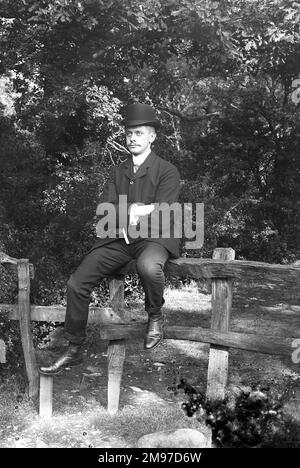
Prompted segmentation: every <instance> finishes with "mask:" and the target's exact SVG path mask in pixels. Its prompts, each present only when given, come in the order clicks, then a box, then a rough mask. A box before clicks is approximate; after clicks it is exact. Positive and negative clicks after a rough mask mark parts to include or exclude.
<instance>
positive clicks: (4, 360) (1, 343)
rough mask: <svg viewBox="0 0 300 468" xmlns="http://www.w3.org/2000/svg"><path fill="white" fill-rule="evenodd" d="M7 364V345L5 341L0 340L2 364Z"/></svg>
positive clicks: (0, 359)
mask: <svg viewBox="0 0 300 468" xmlns="http://www.w3.org/2000/svg"><path fill="white" fill-rule="evenodd" d="M5 363H6V345H5V343H4V341H3V340H0V364H5Z"/></svg>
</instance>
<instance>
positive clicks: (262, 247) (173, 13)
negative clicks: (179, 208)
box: [0, 0, 300, 302]
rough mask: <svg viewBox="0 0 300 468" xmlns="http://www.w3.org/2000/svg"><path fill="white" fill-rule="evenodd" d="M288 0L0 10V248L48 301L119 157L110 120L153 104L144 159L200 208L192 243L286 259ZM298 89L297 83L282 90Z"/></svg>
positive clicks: (72, 3)
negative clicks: (161, 161) (150, 149)
mask: <svg viewBox="0 0 300 468" xmlns="http://www.w3.org/2000/svg"><path fill="white" fill-rule="evenodd" d="M299 7H300V3H299V2H294V1H290V0H276V1H270V0H260V1H258V0H254V1H251V2H248V1H246V0H224V1H222V2H218V1H211V0H205V1H203V0H202V1H200V0H197V1H191V0H183V1H182V0H181V1H179V0H165V1H162V0H161V1H160V0H148V1H144V2H143V1H137V0H123V1H121V0H116V1H101V0H81V1H79V0H50V1H46V0H39V1H34V0H14V1H12V0H4V1H1V2H0V46H1V47H0V74H1V75H0V161H1V172H0V221H1V225H0V242H1V244H2V247H3V248H4V249H5V250H6V251H7V252H8V253H9V254H10V255H14V256H16V257H29V258H30V259H31V261H32V262H33V263H35V265H36V269H37V279H36V286H35V290H34V298H35V299H36V300H37V301H39V302H41V301H42V302H47V301H58V300H60V298H61V297H62V295H63V291H64V289H63V284H64V282H65V279H66V277H67V276H68V274H69V273H70V272H71V270H72V269H73V268H75V266H76V265H77V264H78V262H79V260H80V258H81V256H82V255H83V254H84V253H85V252H86V250H87V249H88V248H89V246H90V245H91V244H92V242H93V239H94V225H93V223H94V212H95V207H96V205H97V198H98V195H99V193H100V191H101V189H102V187H103V184H104V182H105V180H106V176H107V173H108V170H109V167H110V166H111V165H112V164H118V163H119V162H121V161H122V160H124V159H125V158H126V157H127V150H126V148H125V147H124V137H123V130H122V126H121V121H122V110H123V107H124V106H125V105H127V104H128V103H130V102H134V101H137V100H139V101H142V102H146V103H150V104H152V105H154V106H155V108H156V109H157V111H158V113H159V116H160V119H161V121H162V122H163V130H162V131H161V133H160V135H159V137H158V139H157V141H156V144H155V149H156V150H157V152H158V154H160V155H161V156H162V157H164V158H166V159H168V160H170V161H171V162H173V163H174V164H175V165H177V167H178V168H179V170H180V172H181V177H182V190H181V200H182V201H195V202H204V204H205V230H206V233H205V244H204V247H203V249H202V250H201V251H196V252H192V251H188V252H186V254H187V255H204V256H206V255H211V252H212V249H213V248H214V247H216V246H231V247H233V248H235V249H236V251H237V255H238V257H239V258H241V257H244V258H248V259H256V260H267V261H271V262H289V261H293V260H294V259H296V258H297V257H299V240H300V227H299V226H300V223H299V221H300V220H299V216H300V215H299V213H300V210H299V200H300V196H299V195H300V182H299V172H300V167H299V165H300V163H299V156H298V151H299V150H298V148H299V101H300V97H299V96H298V94H297V88H298V87H299V84H300V82H299V81H297V80H299V77H300V69H299V68H300V60H299V58H300V47H299V37H300V30H299V23H300V13H299V11H300V8H299ZM295 83H296V85H295Z"/></svg>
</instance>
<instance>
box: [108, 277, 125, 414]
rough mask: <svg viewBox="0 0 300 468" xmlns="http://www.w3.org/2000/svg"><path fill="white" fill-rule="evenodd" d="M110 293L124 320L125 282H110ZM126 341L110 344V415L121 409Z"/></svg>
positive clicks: (116, 280) (115, 341) (119, 314)
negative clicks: (120, 400) (120, 399)
mask: <svg viewBox="0 0 300 468" xmlns="http://www.w3.org/2000/svg"><path fill="white" fill-rule="evenodd" d="M109 292H110V300H111V304H112V308H113V310H114V312H116V314H118V316H119V317H120V321H122V319H123V318H124V280H119V279H112V280H110V281H109ZM125 343H126V342H125V340H114V341H110V342H109V344H108V385H107V409H108V412H109V413H110V414H115V413H117V411H118V409H119V398H120V387H121V379H122V373H123V365H124V360H125V348H126V345H125Z"/></svg>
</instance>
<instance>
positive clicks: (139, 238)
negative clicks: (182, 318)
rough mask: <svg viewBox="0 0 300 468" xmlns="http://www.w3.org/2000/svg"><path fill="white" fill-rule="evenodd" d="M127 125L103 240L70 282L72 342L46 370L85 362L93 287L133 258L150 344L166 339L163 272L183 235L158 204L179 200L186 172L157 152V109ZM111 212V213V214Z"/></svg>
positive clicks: (135, 109)
mask: <svg viewBox="0 0 300 468" xmlns="http://www.w3.org/2000/svg"><path fill="white" fill-rule="evenodd" d="M124 125H125V131H126V144H127V147H128V150H129V152H130V153H131V157H129V158H128V159H127V160H126V161H125V162H123V163H121V164H120V165H118V166H113V167H112V171H111V174H110V177H109V179H108V181H107V182H106V185H105V187H104V189H103V193H102V196H101V200H100V204H99V206H98V210H97V213H98V215H100V216H101V217H100V220H99V223H98V225H97V237H98V239H97V241H96V243H95V245H94V246H93V247H92V249H91V250H90V251H89V252H88V254H87V255H86V257H85V258H84V259H83V261H82V263H81V264H80V265H79V267H78V268H77V270H76V271H75V272H74V273H73V274H72V275H71V277H70V279H69V281H68V284H67V309H66V318H65V333H64V335H65V338H66V339H67V340H68V341H69V346H68V349H67V351H66V352H65V353H63V354H62V356H60V357H59V358H58V359H57V360H56V362H54V364H52V365H50V366H48V367H44V366H43V367H41V368H40V372H42V373H44V374H56V373H58V372H60V371H61V370H62V369H63V368H65V367H69V366H72V365H75V364H79V363H80V362H82V356H83V343H84V340H85V336H86V334H85V330H86V325H87V321H88V312H89V300H90V294H91V292H92V289H93V288H94V287H96V286H97V285H98V284H99V281H100V280H101V279H103V278H105V277H108V276H113V275H114V274H117V273H118V271H119V270H120V269H121V268H122V267H123V266H124V265H126V264H127V263H128V262H130V261H131V260H132V259H136V266H137V271H138V273H139V276H140V278H141V283H142V286H143V289H144V292H145V310H146V312H147V313H148V326H147V332H146V336H145V342H144V347H145V348H146V349H153V348H154V347H156V346H157V345H158V344H159V343H160V341H161V340H162V338H163V316H162V310H161V309H162V306H163V304H164V298H163V292H164V281H165V277H164V271H163V270H164V265H165V263H166V261H167V260H168V258H169V257H173V258H177V257H179V237H176V235H175V232H174V226H172V223H174V219H171V218H170V216H169V217H168V222H166V219H163V216H161V213H160V212H159V211H160V210H159V209H158V208H157V204H161V203H163V204H164V205H166V204H168V205H171V204H173V203H175V202H177V200H178V195H179V187H180V176H179V172H178V170H177V169H176V167H175V166H174V165H173V164H171V163H169V162H167V161H165V160H163V159H161V158H160V157H158V156H157V155H156V154H155V153H154V152H153V151H152V150H151V144H152V143H153V141H154V140H155V138H156V130H157V129H158V128H159V121H158V120H157V117H156V115H155V112H154V110H153V109H152V107H150V106H149V105H146V104H141V103H136V104H132V105H130V106H128V108H127V111H126V116H125V120H124ZM105 212H109V213H108V215H107V216H106V217H105V216H104V214H105ZM124 213H125V215H124ZM169 214H170V213H169ZM150 218H151V219H150ZM142 220H143V223H142ZM145 220H146V221H147V223H145V222H144V221H145ZM148 221H149V222H150V224H151V226H150V225H149V226H148ZM141 225H143V226H142V228H141ZM138 226H139V227H140V231H138ZM145 226H146V230H145Z"/></svg>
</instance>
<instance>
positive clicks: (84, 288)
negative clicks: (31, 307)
mask: <svg viewBox="0 0 300 468" xmlns="http://www.w3.org/2000/svg"><path fill="white" fill-rule="evenodd" d="M168 258H169V252H168V250H167V249H166V248H165V247H164V246H162V245H161V244H159V243H155V242H154V241H148V240H146V239H137V240H135V241H134V242H133V243H132V244H126V242H125V241H124V239H116V240H114V241H112V242H110V243H108V244H105V245H102V246H100V247H97V248H94V249H92V250H91V251H90V252H89V253H88V254H87V255H86V256H85V257H84V259H83V261H82V262H81V264H80V265H79V267H78V268H77V270H76V271H75V272H74V273H73V274H72V275H71V277H70V279H69V281H68V283H67V310H66V318H65V328H64V336H65V338H66V339H67V340H69V341H70V342H71V343H77V344H81V343H83V342H84V340H85V337H86V325H87V321H88V313H89V302H90V294H91V292H92V290H93V288H94V287H96V286H97V285H98V284H99V282H100V281H101V279H103V278H105V277H109V276H114V274H115V275H116V274H117V273H118V271H119V270H120V269H121V267H123V266H124V265H126V264H127V263H128V262H130V261H131V260H132V259H136V266H137V271H138V274H139V276H140V278H141V283H142V286H143V289H144V292H145V310H146V311H147V313H148V315H155V314H157V313H159V312H160V309H161V307H162V305H163V304H164V298H163V292H164V285H165V275H164V265H165V263H166V261H167V260H168Z"/></svg>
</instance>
